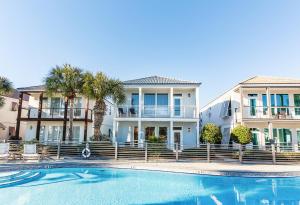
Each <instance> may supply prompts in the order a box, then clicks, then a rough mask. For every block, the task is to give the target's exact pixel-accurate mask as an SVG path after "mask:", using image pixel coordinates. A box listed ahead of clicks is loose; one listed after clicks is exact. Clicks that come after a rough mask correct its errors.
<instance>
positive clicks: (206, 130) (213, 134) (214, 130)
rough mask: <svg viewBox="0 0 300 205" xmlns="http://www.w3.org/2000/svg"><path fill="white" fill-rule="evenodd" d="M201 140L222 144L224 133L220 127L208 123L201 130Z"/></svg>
mask: <svg viewBox="0 0 300 205" xmlns="http://www.w3.org/2000/svg"><path fill="white" fill-rule="evenodd" d="M200 140H201V142H208V143H211V144H221V141H222V133H221V130H220V128H219V127H218V126H217V125H215V124H213V123H207V124H206V125H204V127H203V128H202V131H201V139H200Z"/></svg>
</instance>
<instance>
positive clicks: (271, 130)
mask: <svg viewBox="0 0 300 205" xmlns="http://www.w3.org/2000/svg"><path fill="white" fill-rule="evenodd" d="M268 130H269V137H270V139H272V140H273V123H272V122H268Z"/></svg>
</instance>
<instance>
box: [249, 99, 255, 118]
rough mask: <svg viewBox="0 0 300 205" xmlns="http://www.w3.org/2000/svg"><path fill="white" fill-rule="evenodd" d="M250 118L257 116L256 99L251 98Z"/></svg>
mask: <svg viewBox="0 0 300 205" xmlns="http://www.w3.org/2000/svg"><path fill="white" fill-rule="evenodd" d="M249 105H250V116H256V97H250V99H249Z"/></svg>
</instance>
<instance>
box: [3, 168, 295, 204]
mask: <svg viewBox="0 0 300 205" xmlns="http://www.w3.org/2000/svg"><path fill="white" fill-rule="evenodd" d="M11 174H12V176H14V177H7V176H8V175H9V173H5V174H2V175H1V176H0V204H1V205H2V204H3V205H25V204H26V205H27V204H28V205H54V204H55V205H59V204H63V205H76V204H78V205H79V204H80V205H94V204H201V205H210V204H214V205H221V204H230V205H231V204H247V205H249V204H264V205H266V204H272V205H275V204H280V205H283V204H284V205H289V204H291V205H294V204H300V178H297V177H293V178H242V177H222V176H206V175H193V174H181V173H169V172H157V171H138V170H129V169H109V168H60V169H48V170H31V171H30V172H29V173H28V171H24V172H23V173H20V174H19V175H20V176H23V178H24V179H25V178H26V177H27V178H29V179H27V180H22V177H20V176H18V173H16V172H14V173H11ZM6 175H7V176H6ZM16 179H18V180H16ZM1 180H2V186H1ZM14 181H15V182H14ZM8 182H13V183H8Z"/></svg>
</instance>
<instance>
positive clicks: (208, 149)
mask: <svg viewBox="0 0 300 205" xmlns="http://www.w3.org/2000/svg"><path fill="white" fill-rule="evenodd" d="M206 151H207V153H206V154H207V163H210V143H209V142H208V143H207V144H206Z"/></svg>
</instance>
